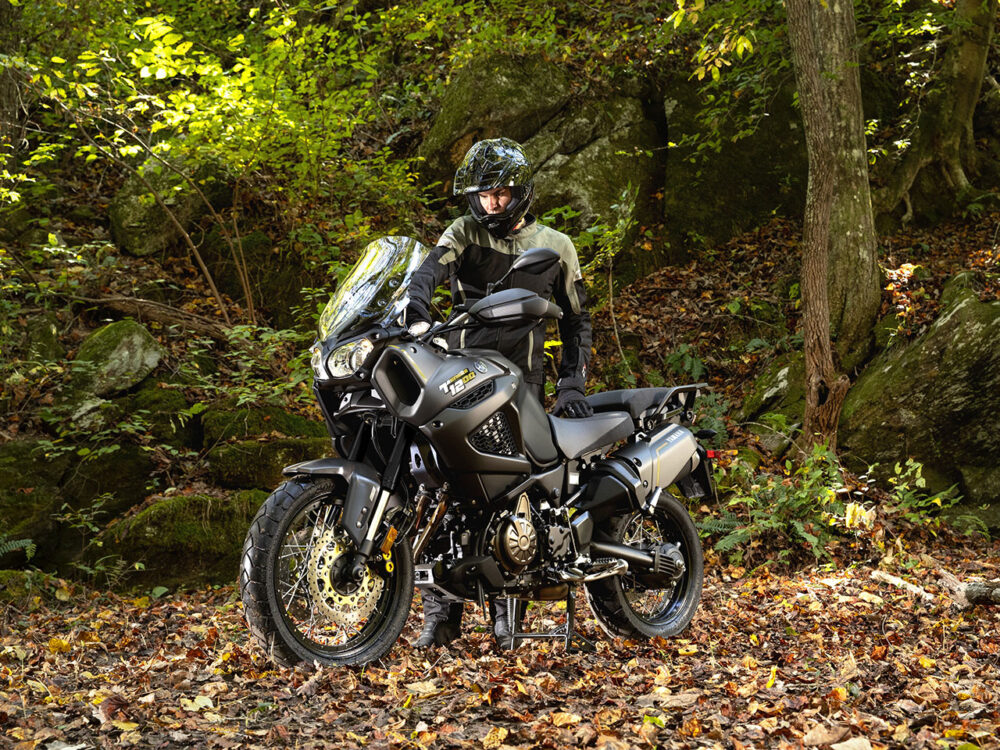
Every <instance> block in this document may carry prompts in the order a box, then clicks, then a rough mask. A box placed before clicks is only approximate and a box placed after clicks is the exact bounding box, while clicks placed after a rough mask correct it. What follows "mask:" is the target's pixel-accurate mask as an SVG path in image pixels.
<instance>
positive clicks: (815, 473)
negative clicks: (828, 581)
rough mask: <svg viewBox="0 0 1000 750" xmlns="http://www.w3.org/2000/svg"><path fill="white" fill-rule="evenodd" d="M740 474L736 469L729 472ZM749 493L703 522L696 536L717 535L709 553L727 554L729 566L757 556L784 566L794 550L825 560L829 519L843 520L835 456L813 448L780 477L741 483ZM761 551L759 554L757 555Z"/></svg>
mask: <svg viewBox="0 0 1000 750" xmlns="http://www.w3.org/2000/svg"><path fill="white" fill-rule="evenodd" d="M733 470H734V471H736V472H741V471H744V472H745V469H741V467H740V465H739V464H737V465H736V467H734V469H733ZM744 479H745V481H746V486H747V487H748V490H747V491H746V492H744V493H738V494H737V495H736V496H735V497H733V498H731V499H730V500H729V501H728V502H727V503H726V505H725V507H724V510H723V513H722V515H721V516H720V517H717V518H709V519H705V520H703V521H702V522H701V524H700V526H701V530H702V532H703V533H705V534H707V535H717V534H722V537H721V538H720V539H719V540H718V541H717V542H716V543H715V545H714V549H716V550H717V551H719V552H724V553H728V555H729V557H730V559H731V560H733V561H734V562H737V563H739V562H742V561H744V559H746V558H755V559H759V558H760V557H761V556H764V557H772V554H771V550H777V553H776V554H774V555H773V557H776V558H777V559H778V560H786V559H787V558H789V557H790V556H791V555H792V553H793V552H795V551H796V550H797V549H805V550H807V551H808V552H810V553H811V554H812V555H813V556H814V557H815V558H817V559H818V558H820V557H828V556H829V554H828V553H827V551H826V549H825V545H826V543H827V542H828V541H829V540H830V539H831V538H832V536H833V533H834V531H835V528H834V527H833V526H831V524H830V519H831V518H832V517H836V516H842V515H843V513H844V507H845V503H844V500H843V497H842V495H843V492H844V482H843V472H842V470H841V468H840V464H839V462H838V461H837V456H836V454H834V453H833V452H832V451H830V450H829V449H828V448H826V447H825V446H821V445H820V446H815V447H814V448H813V451H812V453H811V454H810V455H809V456H808V457H806V459H805V460H804V461H803V462H802V464H801V465H800V466H798V467H797V468H796V467H795V466H794V464H793V463H792V461H790V460H789V461H786V462H785V470H784V473H783V474H782V475H776V474H766V473H765V474H757V475H755V476H747V477H745V478H744ZM761 548H763V549H761Z"/></svg>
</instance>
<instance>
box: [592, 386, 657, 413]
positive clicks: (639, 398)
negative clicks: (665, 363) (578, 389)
mask: <svg viewBox="0 0 1000 750" xmlns="http://www.w3.org/2000/svg"><path fill="white" fill-rule="evenodd" d="M669 390H670V388H630V389H627V390H622V391H601V392H600V393H595V394H593V395H592V396H587V403H588V404H590V406H591V408H592V409H593V410H594V411H595V412H600V413H604V412H615V411H627V412H628V413H629V414H631V415H632V419H635V420H637V419H639V417H640V416H641V415H642V413H643V412H644V411H646V410H647V409H652V408H653V407H654V406H657V405H658V404H659V403H660V401H662V400H663V397H664V396H665V395H666V393H667V391H669Z"/></svg>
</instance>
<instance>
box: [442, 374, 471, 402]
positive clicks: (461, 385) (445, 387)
mask: <svg viewBox="0 0 1000 750" xmlns="http://www.w3.org/2000/svg"><path fill="white" fill-rule="evenodd" d="M475 378H476V373H474V372H473V371H472V370H470V369H469V368H468V367H466V368H465V369H464V370H462V371H461V372H459V373H457V374H455V375H452V376H451V377H450V378H448V380H446V381H445V382H444V383H442V384H441V385H439V386H438V388H440V389H441V390H442V391H444V392H445V393H448V394H450V395H452V396H454V395H455V394H456V393H461V392H462V391H464V390H465V386H466V385H467V384H468V383H470V382H471V381H473V380H475Z"/></svg>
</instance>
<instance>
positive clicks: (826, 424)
mask: <svg viewBox="0 0 1000 750" xmlns="http://www.w3.org/2000/svg"><path fill="white" fill-rule="evenodd" d="M785 6H786V8H787V10H788V36H789V41H790V42H791V46H792V61H793V64H794V67H795V80H796V84H797V86H798V92H799V103H800V105H801V107H802V121H803V124H804V126H805V133H806V150H807V153H808V157H809V181H808V186H807V189H806V207H805V220H804V224H803V230H802V303H803V316H802V317H803V333H804V348H805V360H806V407H805V416H804V419H803V428H802V430H803V437H804V439H805V442H806V444H807V445H808V444H811V443H827V444H828V445H829V446H830V448H831V449H833V450H835V449H836V445H837V422H838V421H839V419H840V410H841V407H842V406H843V403H844V398H845V396H846V395H847V389H848V386H849V381H848V379H847V376H845V375H838V374H837V371H836V369H835V367H834V363H833V348H832V345H831V343H830V306H829V298H828V289H827V275H828V267H829V263H828V258H829V253H830V218H831V215H832V211H833V199H834V189H835V169H836V162H835V158H834V154H835V148H836V146H837V140H836V138H835V136H834V132H833V128H834V124H835V121H836V115H835V111H836V110H835V108H834V106H833V104H832V100H833V97H834V88H833V87H832V86H830V85H826V84H824V81H823V76H824V75H829V73H830V72H834V73H835V72H836V71H837V70H841V69H843V68H844V67H845V64H846V61H837V62H840V63H841V64H839V65H835V66H833V67H832V68H831V69H829V70H823V69H821V67H820V50H821V49H822V48H823V46H824V44H823V43H821V42H820V39H821V38H822V37H823V36H824V35H828V34H830V33H831V32H832V30H833V29H834V28H835V27H838V26H840V25H842V24H847V23H849V24H850V25H851V26H852V27H853V25H854V8H853V6H852V5H851V4H850V3H849V2H845V0H832V2H831V3H830V4H827V5H825V6H824V5H821V4H820V3H819V2H816V1H815V0H785ZM831 62H833V61H827V64H828V65H829V64H830V63H831ZM843 104H844V106H846V103H843Z"/></svg>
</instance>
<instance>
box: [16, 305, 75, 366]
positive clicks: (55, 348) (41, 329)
mask: <svg viewBox="0 0 1000 750" xmlns="http://www.w3.org/2000/svg"><path fill="white" fill-rule="evenodd" d="M22 348H23V351H24V353H25V359H27V360H28V361H31V362H52V361H55V360H59V359H62V358H63V357H65V356H66V347H64V346H63V345H62V343H61V342H60V341H59V321H58V320H57V319H56V316H55V315H53V314H52V313H45V314H42V315H35V316H33V317H30V318H28V320H27V324H26V325H25V327H24V346H23V347H22Z"/></svg>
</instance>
